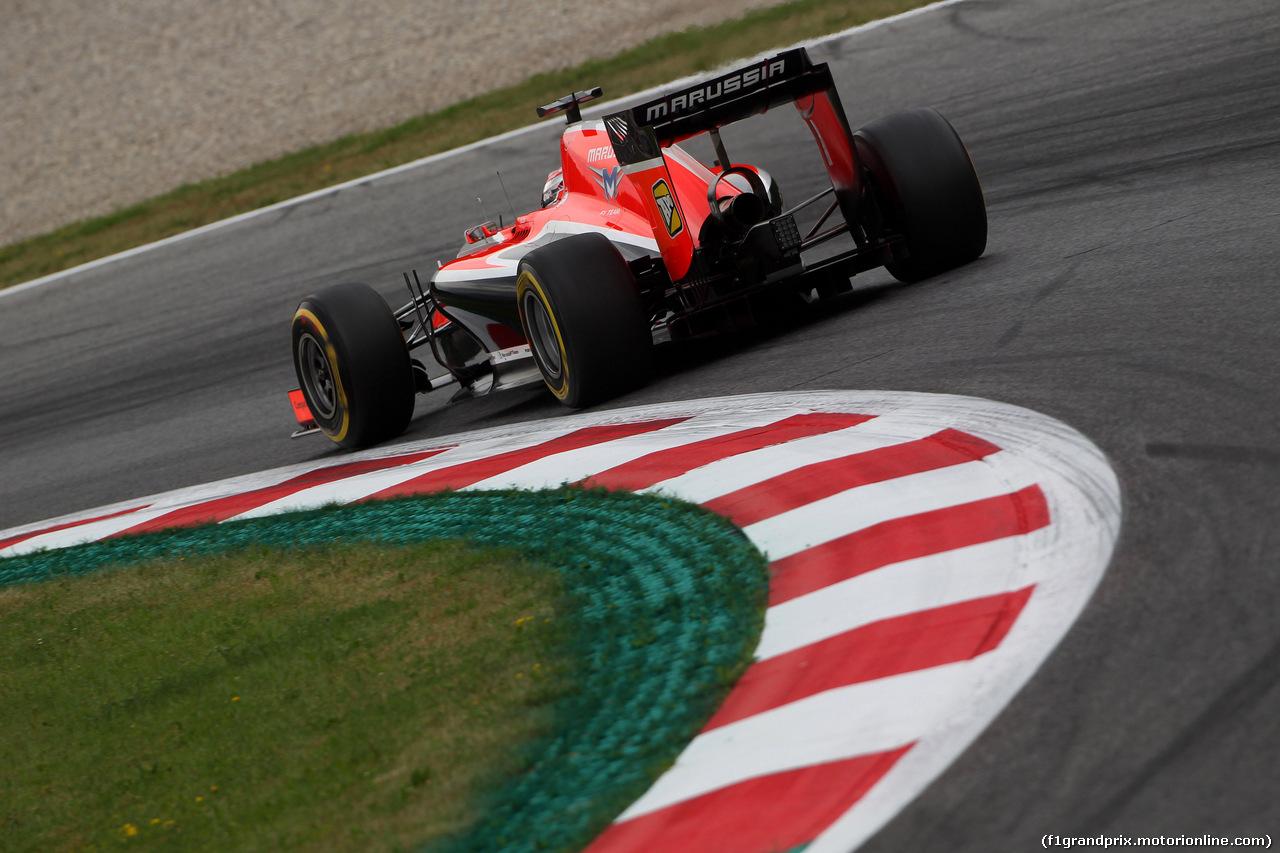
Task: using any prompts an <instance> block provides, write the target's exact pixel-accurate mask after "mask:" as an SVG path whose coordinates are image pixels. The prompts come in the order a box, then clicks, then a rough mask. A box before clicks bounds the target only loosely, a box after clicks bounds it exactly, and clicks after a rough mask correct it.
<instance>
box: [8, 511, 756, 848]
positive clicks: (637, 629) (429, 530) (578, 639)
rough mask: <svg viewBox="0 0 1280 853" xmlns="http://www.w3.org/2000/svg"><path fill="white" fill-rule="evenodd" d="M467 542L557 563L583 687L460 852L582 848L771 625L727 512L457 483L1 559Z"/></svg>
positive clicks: (90, 563) (45, 575)
mask: <svg viewBox="0 0 1280 853" xmlns="http://www.w3.org/2000/svg"><path fill="white" fill-rule="evenodd" d="M440 539H454V540H465V541H468V542H472V543H475V544H478V545H484V546H495V547H503V548H515V549H517V550H519V551H520V552H521V553H522V554H523V555H524V556H525V557H526V558H527V559H528V560H530V561H531V562H532V563H535V564H539V565H543V566H547V567H549V568H551V569H553V570H555V571H557V572H559V573H560V575H561V578H562V583H563V586H564V590H565V594H566V597H567V599H568V602H569V613H568V615H567V616H566V617H565V619H564V622H565V624H564V625H563V626H562V628H563V631H564V638H565V640H564V641H565V642H566V643H567V644H568V647H569V648H570V649H571V652H572V656H573V658H574V659H575V660H576V661H577V669H578V671H577V672H575V673H573V675H572V678H573V680H574V681H575V682H576V683H577V684H578V685H579V689H578V690H577V691H576V692H574V693H572V694H571V695H568V696H565V697H563V698H561V699H559V700H557V704H556V706H555V709H554V715H555V721H556V722H555V725H554V732H553V734H551V735H549V736H548V737H546V738H545V739H544V740H543V741H542V742H541V743H539V744H538V745H537V747H536V748H535V749H534V750H532V751H531V752H530V758H529V760H528V762H527V765H526V767H525V768H524V770H523V772H521V773H519V774H518V775H517V776H516V777H515V778H512V779H510V780H508V781H507V782H506V783H504V785H503V786H502V787H501V788H500V789H499V790H497V791H494V792H493V793H492V794H490V795H489V796H488V798H487V801H486V802H485V803H484V804H482V806H481V809H480V813H481V814H482V817H481V818H480V819H479V821H478V822H477V823H476V824H474V825H473V826H472V827H471V828H470V829H469V830H468V831H467V832H466V833H465V834H463V835H461V836H457V837H454V838H451V839H449V840H447V841H444V842H440V843H438V844H434V845H432V847H431V849H432V850H439V851H447V853H461V851H481V850H496V849H502V850H508V851H526V850H527V851H541V850H577V849H580V848H581V847H583V846H585V845H586V844H587V843H588V842H589V841H590V840H591V839H592V838H593V837H594V836H595V835H596V834H597V833H598V832H599V831H601V830H602V829H603V828H604V827H605V826H606V825H607V824H608V822H609V821H610V820H611V819H612V818H613V817H614V816H615V815H616V814H617V813H618V812H619V811H621V810H622V809H623V808H625V807H626V806H627V805H628V804H629V803H630V802H632V801H633V800H634V799H635V798H636V797H638V796H639V795H640V794H642V793H643V792H644V790H645V789H646V788H647V787H648V785H649V784H650V783H651V781H652V780H653V779H654V778H656V776H657V775H658V774H659V773H661V772H662V770H664V769H665V768H666V767H667V766H669V764H670V763H671V762H672V761H673V760H674V758H675V756H676V755H677V754H678V753H679V751H680V749H682V748H683V746H684V745H685V744H686V743H687V742H688V741H689V740H690V739H692V737H693V736H694V735H695V734H696V733H697V731H698V730H699V729H700V728H701V727H702V725H703V724H704V723H705V721H706V720H707V719H708V718H709V717H710V716H711V714H712V713H714V711H715V709H716V707H718V705H719V704H720V702H721V700H722V699H723V697H724V695H725V693H726V692H727V691H728V689H729V687H730V686H731V684H732V682H733V681H734V680H736V678H737V676H738V675H739V674H740V673H741V672H742V670H743V669H745V667H746V666H747V665H748V663H749V662H750V656H751V653H752V651H753V649H754V648H755V645H756V642H757V640H758V637H759V632H760V629H761V628H762V625H763V616H764V608H765V605H766V598H767V591H768V573H767V564H766V561H765V559H764V557H763V555H761V554H760V553H759V551H757V550H756V549H755V548H754V546H752V545H751V544H750V542H748V540H747V539H746V538H745V537H744V536H743V535H742V534H741V532H740V531H738V530H737V528H735V527H733V526H732V525H731V524H730V523H729V522H728V521H726V520H725V519H723V518H721V517H719V516H716V515H714V514H712V513H709V512H707V511H705V510H702V509H700V508H698V507H696V506H694V505H692V504H687V503H683V502H680V501H674V500H670V499H661V498H654V497H645V496H639V495H633V494H630V493H625V492H605V491H602V490H581V489H574V488H562V489H558V490H553V491H543V492H453V493H444V494H438V495H429V496H416V497H410V498H401V499H395V500H390V501H377V502H373V501H371V502H366V503H359V504H351V505H347V506H335V507H329V508H325V509H320V510H315V511H310V512H302V513H290V514H285V515H278V516H270V517H266V518H260V519H251V520H245V521H235V522H227V523H223V524H220V525H210V526H202V527H194V528H184V529H176V530H172V531H161V532H158V533H148V534H142V535H139V536H130V537H121V538H118V539H113V540H108V541H105V542H96V543H90V544H86V545H81V546H77V547H74V548H68V549H62V550H57V551H48V552H41V553H37V554H31V555H25V556H18V557H12V558H9V559H6V560H3V561H0V586H3V585H9V584H15V583H30V582H39V581H42V580H49V579H56V578H60V577H67V576H74V575H80V574H85V573H88V572H93V571H99V570H103V569H109V568H111V569H123V568H127V567H128V566H130V565H136V564H139V563H144V562H148V561H151V560H156V559H161V558H178V557H191V556H194V555H205V554H220V553H228V552H235V551H239V550H243V549H255V548H257V549H261V548H271V549H290V548H314V547H323V546H324V545H326V544H328V543H331V542H357V541H370V542H376V543H379V544H383V545H408V544H412V543H417V542H422V541H430V540H440Z"/></svg>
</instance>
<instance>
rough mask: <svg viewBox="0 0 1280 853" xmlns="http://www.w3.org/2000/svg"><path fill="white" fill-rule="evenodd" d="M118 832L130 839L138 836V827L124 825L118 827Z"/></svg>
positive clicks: (128, 824) (129, 824)
mask: <svg viewBox="0 0 1280 853" xmlns="http://www.w3.org/2000/svg"><path fill="white" fill-rule="evenodd" d="M120 831H121V832H123V833H124V834H125V835H127V836H128V837H130V838H132V837H133V836H135V835H137V834H138V827H136V826H134V825H133V824H131V823H126V824H125V825H124V826H122V827H120Z"/></svg>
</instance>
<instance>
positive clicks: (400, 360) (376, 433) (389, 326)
mask: <svg viewBox="0 0 1280 853" xmlns="http://www.w3.org/2000/svg"><path fill="white" fill-rule="evenodd" d="M293 366H294V369H295V370H296V371H297V374H298V383H299V384H300V385H301V386H302V392H303V394H304V395H305V396H306V400H307V406H308V407H309V408H310V409H311V415H312V417H313V418H315V421H316V423H317V424H318V425H319V426H320V429H321V431H322V432H324V434H325V435H326V436H328V437H329V439H330V440H331V441H333V442H334V443H335V444H337V445H338V446H339V447H343V448H357V447H367V446H369V445H371V444H377V443H378V442H381V441H386V440H388V439H391V438H395V437H396V436H398V435H400V434H401V433H402V432H404V431H405V429H406V428H407V427H408V426H409V420H410V418H412V417H413V403H414V382H413V367H412V364H411V363H410V360H409V350H408V348H407V347H406V346H405V342H404V335H403V334H402V333H401V331H400V324H399V323H397V322H396V319H395V315H394V314H392V312H391V309H390V308H388V307H387V303H386V302H385V301H383V299H382V297H381V296H379V295H378V293H377V292H376V291H375V290H374V289H373V288H371V287H369V286H368V285H365V284H340V285H337V286H336V287H329V288H325V289H324V290H321V291H319V292H317V293H315V294H314V295H312V296H308V297H307V298H306V299H304V300H302V303H301V304H300V305H299V306H298V310H297V312H296V313H295V314H294V315H293Z"/></svg>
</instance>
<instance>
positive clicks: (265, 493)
mask: <svg viewBox="0 0 1280 853" xmlns="http://www.w3.org/2000/svg"><path fill="white" fill-rule="evenodd" d="M448 449H449V448H448V447H441V448H437V449H435V450H426V451H423V452H422V453H406V454H404V455H403V456H391V457H388V458H385V459H369V460H364V461H360V462H344V463H343V464H341V465H331V466H329V467H327V468H318V469H316V470H315V471H308V472H307V473H305V474H302V475H300V476H297V477H294V478H293V479H290V480H285V481H284V482H283V483H279V484H277V485H274V486H267V487H265V488H261V489H254V490H253V491H251V492H244V493H242V494H238V495H228V496H227V497H225V498H217V499H215V500H211V501H205V502H204V503H199V504H195V505H193V506H186V507H182V508H181V509H175V510H173V511H172V512H167V513H165V514H164V515H161V516H157V517H156V518H153V519H151V520H150V521H144V522H142V523H141V524H137V525H134V526H133V527H130V528H129V529H128V530H122V531H120V532H119V533H117V534H115V535H116V536H124V535H125V534H127V533H145V532H147V531H151V530H164V529H165V528H169V527H187V526H190V525H193V524H205V523H209V522H216V521H224V520H226V519H228V518H233V517H235V516H237V515H240V514H241V513H242V512H248V511H249V510H251V509H257V508H258V507H260V506H266V505H267V504H269V503H271V502H272V501H278V500H280V499H281V498H287V497H289V496H290V495H293V494H296V493H298V492H300V491H302V490H303V489H309V488H312V487H313V486H320V485H323V484H325V483H332V482H334V481H335V480H343V479H346V478H348V477H355V476H358V475H360V474H367V473H369V472H370V471H385V470H386V469H388V468H395V467H398V466H400V465H409V464H411V463H414V462H421V461H422V460H423V459H430V458H431V457H432V456H435V455H437V454H440V453H444V452H445V451H446V450H448Z"/></svg>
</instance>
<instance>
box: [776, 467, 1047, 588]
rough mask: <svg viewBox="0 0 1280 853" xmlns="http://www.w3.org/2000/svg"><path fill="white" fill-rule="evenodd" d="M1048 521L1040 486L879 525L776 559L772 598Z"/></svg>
mask: <svg viewBox="0 0 1280 853" xmlns="http://www.w3.org/2000/svg"><path fill="white" fill-rule="evenodd" d="M1048 524H1049V505H1048V504H1047V503H1046V502H1045V497H1044V492H1042V491H1040V487H1039V486H1028V487H1027V488H1025V489H1022V490H1021V491H1017V492H1014V493H1013V494H1009V495H1000V496H998V497H994V498H987V499H985V500H980V501H974V502H972V503H967V504H959V505H957V506H950V507H946V508H944V509H937V510H932V511H931V512H922V513H919V514H918V515H908V516H905V517H903V518H895V519H893V520H891V521H884V522H881V523H880V524H873V525H871V526H870V527H866V528H863V529H862V530H856V531H854V532H853V533H850V534H848V535H846V536H841V537H840V538H839V539H832V540H831V541H829V542H824V543H822V544H821V545H815V546H814V547H812V548H807V549H805V550H804V551H801V552H799V553H797V554H792V555H791V556H790V557H783V558H782V559H780V560H775V561H774V562H773V563H771V564H770V568H771V569H772V570H773V578H772V579H771V580H770V582H769V603H770V604H781V603H783V602H784V601H790V600H791V599H793V598H797V597H799V596H801V595H806V594H807V593H810V592H814V591H815V590H819V589H822V588H823V587H826V586H830V585H831V584H833V583H839V582H840V581H843V580H847V579H849V578H851V577H854V576H856V575H860V574H864V573H866V572H870V571H873V570H875V569H879V568H881V567H883V566H887V565H890V564H893V563H900V562H902V561H903V560H914V559H917V558H919V557H927V556H929V555H931V554H941V553H942V552H944V551H953V550H955V549H956V548H965V547H968V546H970V545H980V544H982V543H984V542H993V541H995V540H997V539H1004V538H1006V537H1009V536H1020V535H1022V534H1025V533H1030V532H1031V531H1033V530H1039V529H1040V528H1042V527H1046V526H1047V525H1048Z"/></svg>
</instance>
